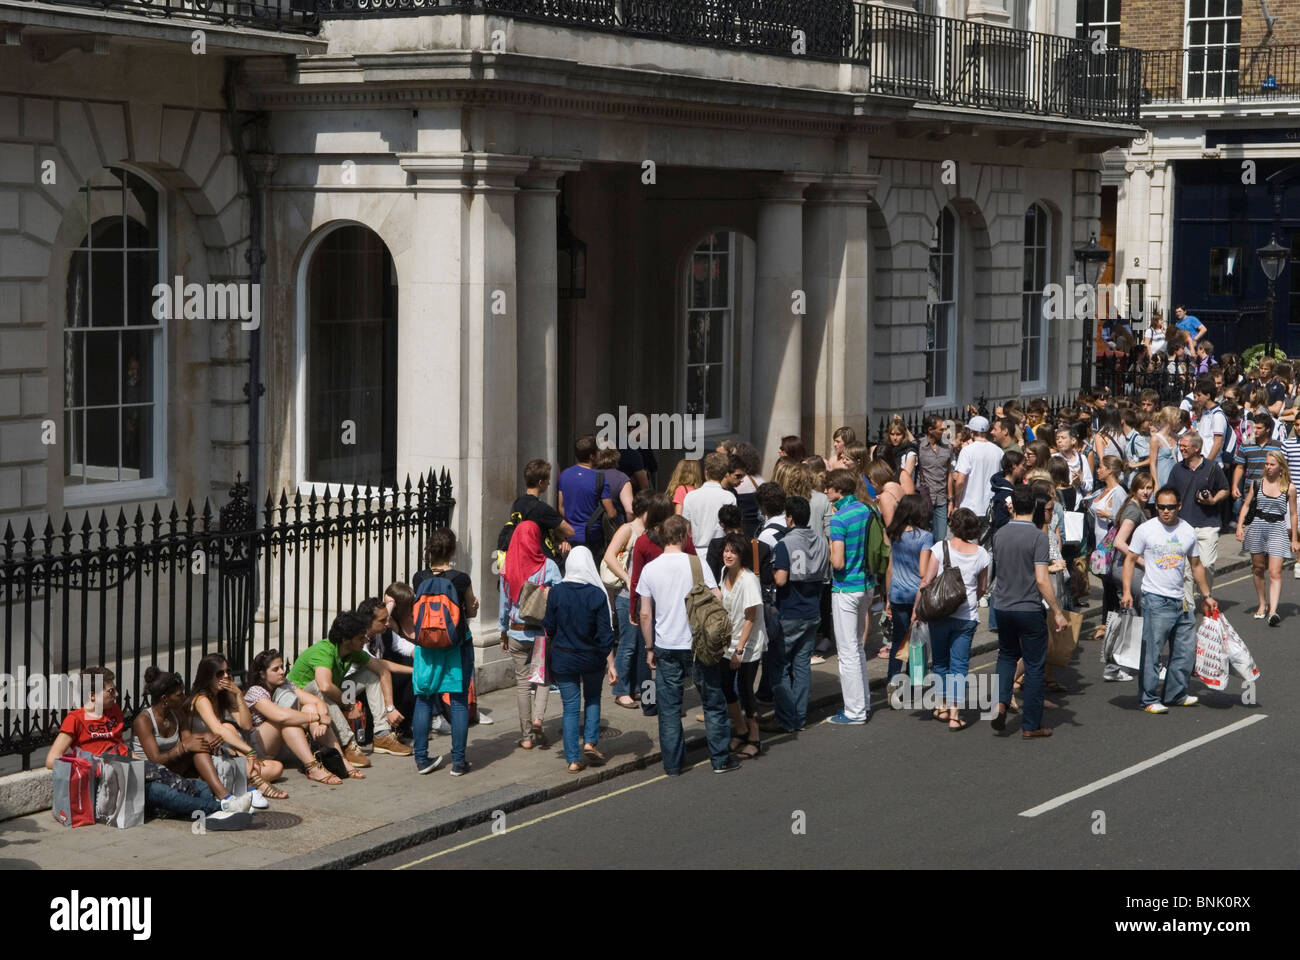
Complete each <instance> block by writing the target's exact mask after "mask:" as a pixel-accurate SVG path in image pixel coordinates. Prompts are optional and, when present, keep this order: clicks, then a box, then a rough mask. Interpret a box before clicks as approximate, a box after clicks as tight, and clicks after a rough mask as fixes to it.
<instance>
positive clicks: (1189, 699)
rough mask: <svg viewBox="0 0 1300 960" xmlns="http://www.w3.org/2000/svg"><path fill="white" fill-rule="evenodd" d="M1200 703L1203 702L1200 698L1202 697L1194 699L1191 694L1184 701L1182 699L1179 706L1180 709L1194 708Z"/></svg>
mask: <svg viewBox="0 0 1300 960" xmlns="http://www.w3.org/2000/svg"><path fill="white" fill-rule="evenodd" d="M1200 702H1201V698H1200V697H1193V696H1191V695H1190V694H1189V695H1188V696H1186V697H1183V699H1181V700H1179V701H1178V706H1180V707H1194V706H1196V705H1197V704H1198V703H1200Z"/></svg>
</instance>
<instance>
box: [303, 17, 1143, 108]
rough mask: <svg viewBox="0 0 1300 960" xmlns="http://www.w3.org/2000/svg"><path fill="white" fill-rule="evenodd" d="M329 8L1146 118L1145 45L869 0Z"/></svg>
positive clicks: (882, 86)
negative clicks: (835, 71) (830, 69)
mask: <svg viewBox="0 0 1300 960" xmlns="http://www.w3.org/2000/svg"><path fill="white" fill-rule="evenodd" d="M316 3H317V10H318V11H319V13H320V16H321V17H322V18H323V19H329V18H342V17H395V16H424V15H435V14H461V13H491V14H501V15H505V16H510V17H514V18H516V19H520V20H532V21H538V22H543V23H550V24H555V25H563V26H567V27H573V28H576V29H581V30H598V31H604V32H611V33H619V34H623V35H625V36H629V37H648V38H654V39H661V40H669V41H675V42H678V43H689V44H695V45H699V46H709V47H720V48H724V49H729V50H740V51H751V52H755V53H765V54H771V55H775V56H782V57H790V58H793V59H804V60H822V61H831V62H840V63H855V64H859V65H861V66H863V67H865V68H866V69H867V73H868V77H867V81H866V84H867V89H866V92H869V93H880V94H891V95H897V96H905V97H910V98H912V99H914V100H918V101H922V102H925V103H934V104H942V105H947V106H959V107H969V108H972V109H978V110H996V111H1004V112H1009V113H1024V114H1039V115H1045V116H1061V117H1068V118H1071V119H1081V120H1099V121H1109V122H1116V123H1135V122H1136V121H1137V119H1138V112H1139V99H1140V92H1141V89H1140V81H1141V65H1142V64H1141V52H1140V51H1138V50H1133V49H1128V48H1122V47H1112V48H1110V49H1108V50H1107V51H1105V52H1104V53H1101V54H1094V53H1093V52H1092V41H1091V40H1077V39H1075V38H1073V37H1063V36H1057V35H1055V34H1043V33H1032V32H1030V31H1027V30H1013V29H1010V28H1007V27H994V26H989V25H988V24H983V23H972V22H968V21H964V20H953V19H950V18H946V17H934V16H929V15H926V14H918V13H911V12H908V11H905V10H896V9H887V8H882V7H877V6H872V5H870V4H867V3H864V2H858V0H458V2H449V0H316Z"/></svg>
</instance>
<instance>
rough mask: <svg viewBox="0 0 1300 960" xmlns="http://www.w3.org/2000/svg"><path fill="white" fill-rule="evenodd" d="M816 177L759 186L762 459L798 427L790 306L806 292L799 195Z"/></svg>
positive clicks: (753, 403) (795, 323)
mask: <svg viewBox="0 0 1300 960" xmlns="http://www.w3.org/2000/svg"><path fill="white" fill-rule="evenodd" d="M816 179H818V178H817V177H815V176H812V175H807V174H805V175H791V176H786V177H783V178H781V179H780V180H778V181H775V182H774V183H771V184H769V185H767V186H766V187H765V188H763V190H762V194H761V196H762V200H761V201H760V203H759V208H758V237H757V243H756V246H757V251H756V262H755V268H754V272H755V279H754V349H753V371H754V376H753V380H752V381H751V389H750V409H751V411H752V419H751V423H752V428H751V432H752V434H753V437H752V442H753V443H754V444H755V445H756V446H757V447H758V449H759V451H760V453H761V454H762V455H763V456H764V457H765V458H766V457H770V456H771V454H772V451H774V450H775V449H776V448H777V446H778V445H779V444H780V442H781V437H782V436H785V435H787V434H797V433H799V431H800V429H801V420H802V416H801V411H800V403H801V400H802V387H801V380H802V369H803V360H802V356H801V354H802V350H803V322H802V321H803V318H802V316H800V315H799V314H797V313H795V312H794V311H793V309H792V307H793V306H794V304H795V299H794V298H795V292H796V291H803V289H804V287H803V210H802V207H803V193H804V190H806V189H807V187H808V184H809V183H810V182H812V181H814V180H816ZM804 292H805V293H806V291H804Z"/></svg>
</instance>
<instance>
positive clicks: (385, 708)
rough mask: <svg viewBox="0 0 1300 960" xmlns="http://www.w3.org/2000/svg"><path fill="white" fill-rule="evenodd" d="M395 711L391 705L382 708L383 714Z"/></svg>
mask: <svg viewBox="0 0 1300 960" xmlns="http://www.w3.org/2000/svg"><path fill="white" fill-rule="evenodd" d="M396 710H397V708H396V707H394V706H392V705H391V704H388V705H385V707H384V713H393V712H395V711H396Z"/></svg>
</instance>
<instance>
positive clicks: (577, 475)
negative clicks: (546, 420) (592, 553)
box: [556, 435, 614, 549]
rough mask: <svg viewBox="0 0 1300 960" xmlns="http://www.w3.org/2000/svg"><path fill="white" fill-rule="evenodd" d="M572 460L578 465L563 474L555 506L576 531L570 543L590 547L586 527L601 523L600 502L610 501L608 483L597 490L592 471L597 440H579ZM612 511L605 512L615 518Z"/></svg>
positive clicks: (603, 506) (557, 485)
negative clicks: (593, 522)
mask: <svg viewBox="0 0 1300 960" xmlns="http://www.w3.org/2000/svg"><path fill="white" fill-rule="evenodd" d="M573 456H574V459H575V460H577V461H578V462H577V463H575V464H574V465H573V466H571V467H569V468H568V469H567V470H565V471H564V472H563V473H561V474H560V482H559V483H558V484H556V490H557V494H558V499H557V501H556V502H557V505H558V507H559V510H560V515H561V516H563V517H564V519H565V520H567V521H568V522H569V524H570V526H572V527H573V536H571V537H570V538H569V542H570V543H572V544H574V545H575V546H576V545H578V544H587V524H588V523H590V522H592V521H593V520H595V521H599V519H600V517H599V514H597V511H598V510H606V508H605V505H604V504H603V503H602V502H601V501H602V500H606V499H609V497H610V491H609V483H608V482H606V483H604V484H602V486H603V489H601V490H597V489H596V474H597V471H596V470H595V469H594V468H593V467H592V461H593V460H594V459H595V456H596V438H595V437H594V436H590V435H588V436H585V437H579V438H578V442H577V443H575V444H574V445H573ZM612 511H613V507H612V505H611V506H610V507H609V509H608V510H606V512H608V513H609V515H610V516H613V515H614V514H613V512H612ZM587 545H588V546H591V544H587ZM601 549H603V545H602V546H601Z"/></svg>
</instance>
